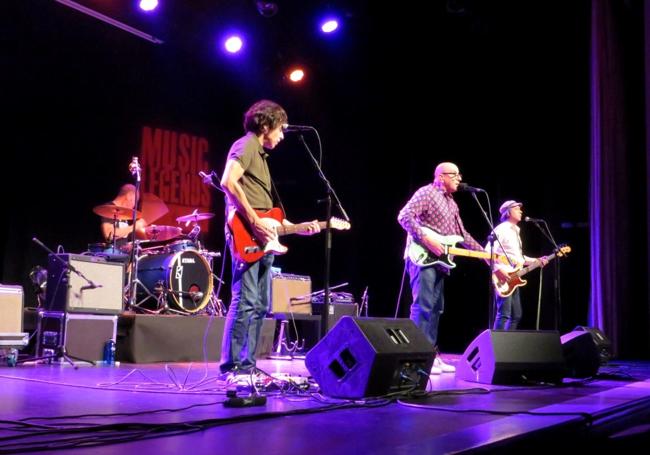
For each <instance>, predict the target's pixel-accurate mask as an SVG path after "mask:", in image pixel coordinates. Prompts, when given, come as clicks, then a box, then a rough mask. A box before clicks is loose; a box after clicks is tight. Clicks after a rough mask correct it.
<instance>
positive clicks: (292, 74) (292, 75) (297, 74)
mask: <svg viewBox="0 0 650 455" xmlns="http://www.w3.org/2000/svg"><path fill="white" fill-rule="evenodd" d="M304 78H305V72H304V71H303V70H302V68H294V69H292V70H290V71H289V80H290V81H291V82H296V83H297V82H302V80H303V79H304Z"/></svg>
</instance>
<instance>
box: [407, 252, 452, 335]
mask: <svg viewBox="0 0 650 455" xmlns="http://www.w3.org/2000/svg"><path fill="white" fill-rule="evenodd" d="M406 267H407V269H408V272H409V277H410V278H411V293H412V294H413V303H412V304H411V320H412V321H413V322H415V325H417V326H418V327H419V328H420V329H421V330H422V332H424V335H425V336H426V337H427V339H428V340H429V342H430V343H431V345H432V346H436V345H437V343H438V323H439V322H440V315H441V314H442V313H443V311H444V309H445V296H444V290H445V278H446V277H447V274H446V273H444V272H441V271H440V270H436V268H435V267H418V266H417V265H415V264H413V263H412V262H411V261H410V260H409V259H407V260H406Z"/></svg>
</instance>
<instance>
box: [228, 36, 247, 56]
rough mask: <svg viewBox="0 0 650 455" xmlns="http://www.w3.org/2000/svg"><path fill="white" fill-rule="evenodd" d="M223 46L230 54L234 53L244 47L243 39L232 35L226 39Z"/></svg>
mask: <svg viewBox="0 0 650 455" xmlns="http://www.w3.org/2000/svg"><path fill="white" fill-rule="evenodd" d="M223 47H224V48H225V49H226V51H228V52H230V53H231V54H236V53H237V52H239V51H240V50H241V49H242V47H244V41H243V40H242V39H241V38H240V37H239V36H236V35H233V36H231V37H229V38H228V39H226V41H225V42H224V45H223Z"/></svg>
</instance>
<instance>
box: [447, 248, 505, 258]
mask: <svg viewBox="0 0 650 455" xmlns="http://www.w3.org/2000/svg"><path fill="white" fill-rule="evenodd" d="M447 253H448V254H453V255H454V256H466V257H470V258H479V259H490V253H487V252H485V251H476V250H466V249H464V248H456V247H453V246H452V247H449V248H447ZM492 256H493V259H494V260H495V261H499V260H500V258H499V255H498V254H493V255H492Z"/></svg>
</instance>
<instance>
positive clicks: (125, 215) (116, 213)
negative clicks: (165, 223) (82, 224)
mask: <svg viewBox="0 0 650 455" xmlns="http://www.w3.org/2000/svg"><path fill="white" fill-rule="evenodd" d="M93 212H95V213H96V214H97V215H99V216H103V217H104V218H110V219H118V220H131V219H133V209H130V208H128V207H120V206H119V205H112V204H104V205H98V206H97V207H94V208H93ZM141 216H142V213H141V212H138V211H137V210H136V211H135V217H136V218H140V217H141Z"/></svg>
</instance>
